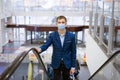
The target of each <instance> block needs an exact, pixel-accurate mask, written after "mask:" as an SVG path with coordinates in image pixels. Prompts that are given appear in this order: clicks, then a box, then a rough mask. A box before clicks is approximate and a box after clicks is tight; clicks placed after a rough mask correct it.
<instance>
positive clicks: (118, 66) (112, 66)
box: [90, 55, 120, 80]
mask: <svg viewBox="0 0 120 80" xmlns="http://www.w3.org/2000/svg"><path fill="white" fill-rule="evenodd" d="M90 80H120V55H117V56H116V57H114V58H113V59H112V60H111V61H110V62H108V64H107V65H106V66H105V67H103V68H102V69H101V70H100V71H99V72H98V73H97V74H95V76H94V77H93V78H92V79H90Z"/></svg>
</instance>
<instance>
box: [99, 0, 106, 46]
mask: <svg viewBox="0 0 120 80" xmlns="http://www.w3.org/2000/svg"><path fill="white" fill-rule="evenodd" d="M104 20H105V16H104V1H103V9H102V15H101V18H100V30H99V31H100V36H99V38H100V41H99V44H100V45H102V42H103V38H104Z"/></svg>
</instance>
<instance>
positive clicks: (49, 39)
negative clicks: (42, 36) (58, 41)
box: [40, 34, 52, 52]
mask: <svg viewBox="0 0 120 80" xmlns="http://www.w3.org/2000/svg"><path fill="white" fill-rule="evenodd" d="M51 43H52V36H51V34H50V35H49V37H48V39H47V41H46V42H45V43H44V44H43V45H42V46H40V48H41V50H42V51H41V52H43V51H45V50H46V49H47V48H48V47H49V46H50V45H51Z"/></svg>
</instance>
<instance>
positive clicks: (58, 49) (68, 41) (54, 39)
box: [40, 31, 76, 69]
mask: <svg viewBox="0 0 120 80" xmlns="http://www.w3.org/2000/svg"><path fill="white" fill-rule="evenodd" d="M51 44H52V46H53V54H52V67H53V68H54V69H57V68H58V67H59V65H60V62H61V60H62V59H63V62H64V64H65V66H66V68H71V67H75V64H76V43H75V35H74V34H73V33H71V32H69V31H66V34H65V38H64V43H63V46H62V44H61V41H60V36H59V34H58V32H57V31H55V32H53V33H50V35H49V37H48V39H47V41H46V43H45V44H43V45H42V46H41V47H40V48H41V50H42V51H45V50H46V49H47V48H48V47H49V46H50V45H51Z"/></svg>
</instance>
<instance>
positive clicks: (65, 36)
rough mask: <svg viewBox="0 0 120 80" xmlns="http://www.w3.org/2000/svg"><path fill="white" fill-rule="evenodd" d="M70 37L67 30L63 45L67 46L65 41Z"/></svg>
mask: <svg viewBox="0 0 120 80" xmlns="http://www.w3.org/2000/svg"><path fill="white" fill-rule="evenodd" d="M67 38H68V32H67V31H66V33H65V38H64V42H63V47H64V46H65V42H66V41H67Z"/></svg>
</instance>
